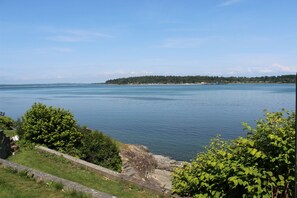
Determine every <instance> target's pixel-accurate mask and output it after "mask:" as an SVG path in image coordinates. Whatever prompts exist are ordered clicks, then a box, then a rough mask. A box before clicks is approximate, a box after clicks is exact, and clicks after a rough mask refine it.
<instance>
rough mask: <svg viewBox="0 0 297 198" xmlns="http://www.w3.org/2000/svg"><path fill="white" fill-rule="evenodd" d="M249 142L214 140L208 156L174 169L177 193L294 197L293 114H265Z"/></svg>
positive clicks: (214, 195)
mask: <svg viewBox="0 0 297 198" xmlns="http://www.w3.org/2000/svg"><path fill="white" fill-rule="evenodd" d="M244 128H245V129H246V130H248V133H247V135H246V137H240V138H237V139H235V140H231V141H224V140H223V139H221V138H220V137H216V138H214V139H213V140H212V141H211V143H210V145H209V146H208V147H207V148H206V151H205V152H202V153H199V154H198V155H197V158H196V159H195V160H193V161H192V162H191V163H189V164H186V165H185V166H184V167H182V168H178V169H176V170H175V172H174V174H173V179H172V184H173V192H174V193H177V194H179V195H181V196H194V197H292V193H293V190H294V164H295V163H294V160H295V150H294V148H295V113H293V112H291V113H290V112H286V111H281V112H275V113H271V112H266V113H265V120H263V119H261V120H258V121H256V127H255V128H254V129H253V128H252V127H250V126H249V125H247V124H244Z"/></svg>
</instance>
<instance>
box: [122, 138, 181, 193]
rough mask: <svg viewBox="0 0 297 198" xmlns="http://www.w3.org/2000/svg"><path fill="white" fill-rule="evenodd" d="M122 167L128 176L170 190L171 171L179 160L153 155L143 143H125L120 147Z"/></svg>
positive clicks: (178, 164) (177, 164)
mask: <svg viewBox="0 0 297 198" xmlns="http://www.w3.org/2000/svg"><path fill="white" fill-rule="evenodd" d="M120 156H121V158H122V162H123V167H122V173H123V174H125V175H126V176H128V177H131V178H136V179H141V180H145V181H147V182H148V183H154V184H158V186H160V187H161V188H163V189H167V190H171V175H172V171H173V170H174V169H175V168H176V167H179V166H181V165H182V164H181V162H179V161H176V160H173V159H170V158H169V157H165V156H162V155H154V154H152V153H150V152H149V150H148V148H147V147H145V146H143V145H132V144H125V145H123V146H122V148H121V149H120Z"/></svg>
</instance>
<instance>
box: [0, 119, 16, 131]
mask: <svg viewBox="0 0 297 198" xmlns="http://www.w3.org/2000/svg"><path fill="white" fill-rule="evenodd" d="M13 126H14V120H13V119H12V118H11V117H8V116H0V129H1V130H12V129H13Z"/></svg>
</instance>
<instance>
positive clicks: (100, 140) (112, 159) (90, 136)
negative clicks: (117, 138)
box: [80, 128, 122, 171]
mask: <svg viewBox="0 0 297 198" xmlns="http://www.w3.org/2000/svg"><path fill="white" fill-rule="evenodd" d="M81 130H82V131H83V134H84V136H83V138H82V147H81V149H80V151H81V153H82V159H84V160H86V161H88V162H91V163H94V164H98V165H100V166H104V167H106V168H109V169H112V170H115V171H121V166H122V161H121V157H120V156H119V150H118V148H117V146H116V144H115V143H114V142H113V140H112V139H111V138H110V137H108V136H106V135H104V134H103V133H101V132H99V131H91V130H88V129H86V128H83V129H81Z"/></svg>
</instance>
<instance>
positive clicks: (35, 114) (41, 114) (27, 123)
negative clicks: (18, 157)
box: [18, 103, 82, 155]
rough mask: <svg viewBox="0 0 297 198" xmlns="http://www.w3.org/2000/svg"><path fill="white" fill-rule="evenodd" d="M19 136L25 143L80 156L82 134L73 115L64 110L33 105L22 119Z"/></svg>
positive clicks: (39, 104)
mask: <svg viewBox="0 0 297 198" xmlns="http://www.w3.org/2000/svg"><path fill="white" fill-rule="evenodd" d="M18 134H19V135H20V138H21V139H22V140H24V141H27V142H33V143H36V144H42V145H46V146H47V147H49V148H51V149H55V150H58V151H62V152H66V153H69V154H76V155H79V151H78V150H77V147H78V146H80V139H81V138H82V133H81V132H80V131H78V129H77V127H76V121H75V120H74V117H73V115H72V114H71V113H70V112H69V111H66V110H64V109H61V108H55V107H47V106H46V105H44V104H41V103H35V104H33V106H32V107H31V109H29V110H28V111H27V112H26V113H25V115H24V116H23V117H22V120H21V123H20V127H19V128H18Z"/></svg>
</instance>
